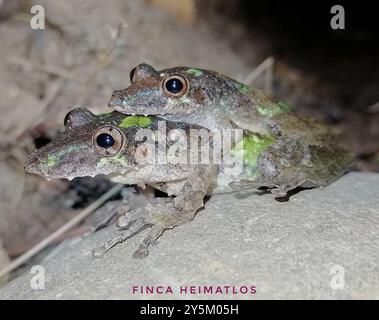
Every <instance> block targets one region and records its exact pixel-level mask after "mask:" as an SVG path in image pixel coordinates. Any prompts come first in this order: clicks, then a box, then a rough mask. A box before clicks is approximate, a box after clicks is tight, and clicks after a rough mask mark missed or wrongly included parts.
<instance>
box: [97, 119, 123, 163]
mask: <svg viewBox="0 0 379 320" xmlns="http://www.w3.org/2000/svg"><path fill="white" fill-rule="evenodd" d="M92 143H93V146H94V148H95V150H96V152H97V153H98V154H100V155H102V156H114V155H116V154H118V153H120V151H121V150H122V149H123V147H124V145H125V137H124V135H123V134H122V132H121V131H119V130H118V129H116V128H114V127H111V126H105V127H102V128H100V129H98V130H97V131H96V132H95V134H94V135H93V138H92Z"/></svg>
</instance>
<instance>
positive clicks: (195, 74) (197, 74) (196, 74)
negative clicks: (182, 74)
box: [186, 68, 203, 77]
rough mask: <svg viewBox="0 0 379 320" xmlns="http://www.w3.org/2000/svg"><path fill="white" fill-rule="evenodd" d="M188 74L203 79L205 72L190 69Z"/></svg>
mask: <svg viewBox="0 0 379 320" xmlns="http://www.w3.org/2000/svg"><path fill="white" fill-rule="evenodd" d="M186 73H188V74H190V75H192V76H195V77H201V76H202V75H203V71H201V70H199V69H195V68H189V69H187V70H186Z"/></svg>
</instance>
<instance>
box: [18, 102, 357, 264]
mask: <svg viewBox="0 0 379 320" xmlns="http://www.w3.org/2000/svg"><path fill="white" fill-rule="evenodd" d="M294 121H298V119H296V120H294ZM302 125H303V127H302V130H309V128H308V127H310V130H312V132H315V131H317V130H318V134H313V135H309V134H303V135H302V136H301V135H297V139H296V140H294V139H289V140H288V139H287V137H285V136H283V135H282V132H281V131H280V130H281V129H280V128H279V127H278V128H273V129H272V132H271V133H270V134H269V135H266V136H264V135H262V134H257V133H252V132H250V131H249V130H242V138H241V137H240V135H239V134H238V137H237V138H236V139H234V140H233V141H232V142H231V143H230V146H229V145H228V146H227V148H226V154H227V155H229V156H230V157H231V158H232V159H234V160H235V163H237V164H241V166H239V165H238V166H236V168H237V169H238V170H234V169H235V168H234V167H233V165H230V163H229V162H223V161H220V162H216V163H215V162H214V161H208V162H206V161H197V162H196V161H190V160H191V155H197V154H198V153H199V150H198V149H197V148H194V150H192V146H193V141H192V140H191V139H192V136H191V133H192V132H200V131H201V130H203V131H202V132H203V133H204V132H205V133H207V135H206V137H207V139H203V140H200V142H199V141H197V140H195V141H197V142H196V145H197V146H198V147H199V145H200V147H204V146H208V147H209V149H210V150H211V152H210V154H213V153H212V151H213V149H215V148H216V147H219V145H218V144H217V143H215V139H214V138H215V135H214V132H213V131H212V130H210V129H207V128H205V127H202V126H200V125H198V124H189V123H187V122H178V121H169V120H166V119H164V118H161V117H159V116H156V115H150V116H140V115H135V116H132V115H125V114H123V113H120V112H117V111H113V112H109V113H105V114H97V115H96V114H94V113H92V112H91V111H90V110H88V109H85V108H75V109H73V110H72V111H70V112H69V113H68V114H67V115H66V117H65V120H64V126H65V129H64V131H63V132H61V133H59V134H58V135H57V136H56V137H55V138H54V139H53V140H52V141H51V142H50V143H48V144H47V145H45V146H43V147H42V148H39V149H36V150H35V151H33V152H32V153H31V154H30V155H29V157H28V159H27V161H26V164H25V170H26V171H27V172H29V173H33V174H37V175H41V176H43V177H46V178H49V179H52V178H54V179H64V178H65V179H73V178H77V177H86V176H90V177H94V176H97V175H104V176H106V177H107V178H108V179H110V180H111V181H113V182H116V183H123V184H125V185H138V186H140V187H144V186H146V185H147V186H151V187H153V188H156V189H158V190H160V191H163V192H165V193H167V195H168V197H167V198H164V199H163V201H162V202H158V203H146V205H145V206H143V207H139V208H136V209H133V210H131V211H126V212H122V211H121V212H120V217H119V219H118V222H117V227H118V228H119V229H120V232H121V233H120V234H119V235H118V236H116V237H115V238H113V239H110V240H109V241H107V242H106V243H104V244H103V245H102V246H100V247H98V248H95V249H94V252H93V254H94V256H97V257H98V256H103V255H104V254H105V253H106V252H107V251H108V250H110V249H111V248H112V247H114V246H115V245H117V244H119V243H121V242H124V241H125V240H127V239H129V238H130V237H132V236H134V235H135V234H137V233H139V232H141V231H142V230H145V229H149V232H148V233H147V235H146V236H145V237H144V239H143V240H142V242H141V243H140V245H139V247H138V249H137V250H136V251H135V252H134V253H133V257H135V258H143V257H146V256H147V255H148V254H149V247H150V245H151V244H153V243H155V242H156V240H157V239H158V238H159V237H160V236H161V235H162V234H163V232H164V231H165V230H168V229H172V228H174V227H176V226H179V225H182V224H185V223H188V222H190V221H191V220H192V219H194V218H195V215H196V214H197V212H198V211H200V210H201V209H203V208H204V199H205V198H206V197H209V196H213V195H216V194H222V193H233V192H239V191H241V190H246V189H250V188H255V189H258V188H261V187H264V188H266V189H268V190H269V191H271V193H272V194H273V195H274V197H280V196H283V195H285V194H287V192H288V191H290V190H293V189H295V188H297V187H304V188H313V187H321V186H325V185H327V184H329V183H331V182H332V181H334V180H335V179H337V178H338V177H340V176H342V175H343V174H344V173H345V172H346V171H347V169H348V166H349V162H350V158H349V154H348V152H347V151H346V150H345V149H344V148H343V147H340V146H339V145H338V144H336V141H335V140H333V139H331V137H330V136H329V134H330V132H329V131H328V130H325V128H324V127H323V126H319V125H318V124H315V123H313V122H311V121H309V120H304V122H303V123H302ZM289 126H290V127H292V126H291V125H289ZM232 130H236V129H232ZM238 130H240V129H238ZM286 131H287V132H289V135H291V134H290V132H291V130H290V128H288V130H286ZM233 132H234V131H233ZM158 133H160V134H162V133H163V134H164V135H163V138H162V141H163V143H161V144H159V143H158V142H157V140H156V139H157V137H158V136H159V134H158ZM238 133H241V132H240V131H238ZM178 137H179V138H178ZM195 137H196V136H195ZM191 141H192V144H191ZM147 142H149V143H147ZM198 142H199V143H198ZM168 150H171V151H172V150H173V151H174V152H171V153H169V152H168ZM160 151H164V152H166V153H165V154H171V157H166V158H168V160H170V161H163V162H159V161H156V156H155V155H156V154H157V153H159V152H160ZM183 154H184V155H185V156H184V157H183V158H184V160H186V161H183V159H182V160H181V161H177V160H178V159H177V157H176V156H177V155H183ZM214 154H218V152H215V153H214ZM152 155H154V156H152ZM275 190H276V191H275ZM120 210H123V208H120Z"/></svg>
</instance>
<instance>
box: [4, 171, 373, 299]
mask: <svg viewBox="0 0 379 320" xmlns="http://www.w3.org/2000/svg"><path fill="white" fill-rule="evenodd" d="M116 234H117V231H116V230H115V227H114V226H111V227H109V228H106V229H104V230H102V231H99V232H97V233H94V234H92V235H89V236H87V237H85V238H83V239H79V238H77V239H73V240H71V241H69V242H66V243H64V244H63V245H61V246H60V248H59V249H56V250H54V251H53V252H52V253H51V254H50V255H49V256H48V257H47V258H46V259H45V261H43V262H42V263H41V265H42V266H43V267H44V270H45V275H46V282H45V289H42V290H35V289H32V288H31V279H32V278H33V276H35V274H31V273H25V274H24V275H22V276H20V277H19V278H17V279H15V280H13V281H12V282H10V283H9V284H7V285H6V286H5V287H3V288H1V289H0V299H120V298H121V299H124V298H127V299H130V298H131V299H149V298H158V299H160V298H162V299H172V298H181V299H187V298H195V299H196V298H210V299H217V298H218V299H223V298H226V299H227V298H242V299H341V298H347V299H369V298H374V299H378V298H379V268H378V262H379V257H378V248H379V241H378V240H379V175H378V174H364V173H350V174H348V175H346V176H344V177H342V178H341V179H339V180H338V181H336V182H335V183H333V184H332V185H330V186H328V187H326V188H323V189H313V190H304V191H301V192H299V193H297V194H295V195H293V196H292V197H291V198H290V200H289V201H287V202H278V201H275V200H274V199H273V198H272V196H271V195H270V194H265V195H256V194H252V192H245V193H239V194H229V195H219V196H214V197H212V199H211V200H210V201H208V202H207V203H206V206H205V210H203V211H200V212H199V213H198V215H197V216H196V217H195V219H194V220H193V221H192V222H191V223H189V224H187V225H184V226H180V227H177V228H175V229H174V230H171V231H167V232H165V234H164V235H163V236H162V237H161V238H160V239H159V243H158V245H157V246H154V247H152V248H151V250H150V255H149V256H148V257H147V258H145V259H143V260H135V259H133V258H132V252H133V251H134V250H135V249H136V248H137V246H138V243H139V242H140V241H141V239H142V237H143V235H144V234H140V235H138V236H136V237H134V238H132V239H130V240H129V241H127V242H126V243H124V244H122V245H119V246H117V247H115V248H113V250H111V251H110V252H108V253H107V254H106V256H105V257H104V258H93V257H92V255H91V250H92V248H93V247H95V246H97V245H99V244H101V243H102V242H103V241H105V240H106V239H108V238H109V237H112V236H114V235H116ZM225 285H229V286H234V287H235V290H236V291H237V292H239V294H233V293H232V292H229V293H225V291H226V289H225V288H224V287H223V286H225ZM133 286H137V287H136V288H137V292H135V293H133V292H132V291H133ZM145 286H149V287H152V286H154V288H155V293H154V294H147V293H146V292H145V291H146V287H145ZM158 286H163V289H162V287H158ZM190 286H195V287H198V286H208V287H210V286H213V290H216V289H217V286H222V287H223V292H224V294H219V293H217V294H216V293H214V294H191V293H190V288H189V287H190ZM245 286H246V287H247V288H248V289H249V290H248V293H244V292H245V289H246V288H245ZM251 286H255V288H256V293H255V294H253V293H252V292H251V289H250V287H251ZM180 287H182V289H183V288H184V287H186V288H187V294H185V293H182V294H180ZM141 288H142V289H143V290H144V292H143V293H141V290H142V289H141ZM169 288H171V289H172V292H173V293H172V294H171V293H157V292H156V291H157V290H158V291H159V292H161V290H163V292H166V291H167V290H169ZM241 292H242V293H241Z"/></svg>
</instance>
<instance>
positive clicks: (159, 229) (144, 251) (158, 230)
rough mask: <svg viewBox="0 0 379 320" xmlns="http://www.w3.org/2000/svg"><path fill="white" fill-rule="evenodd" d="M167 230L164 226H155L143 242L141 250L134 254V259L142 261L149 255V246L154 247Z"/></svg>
mask: <svg viewBox="0 0 379 320" xmlns="http://www.w3.org/2000/svg"><path fill="white" fill-rule="evenodd" d="M165 229H166V228H165V227H163V226H153V227H152V228H151V229H150V231H149V234H148V235H147V236H146V238H145V239H143V241H142V242H141V244H140V246H139V248H138V249H137V250H136V251H135V252H134V253H133V258H136V259H142V258H145V257H146V256H147V255H148V254H149V245H152V244H154V243H155V242H156V240H157V239H158V238H159V237H160V236H161V235H162V233H163V232H164V230H165Z"/></svg>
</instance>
